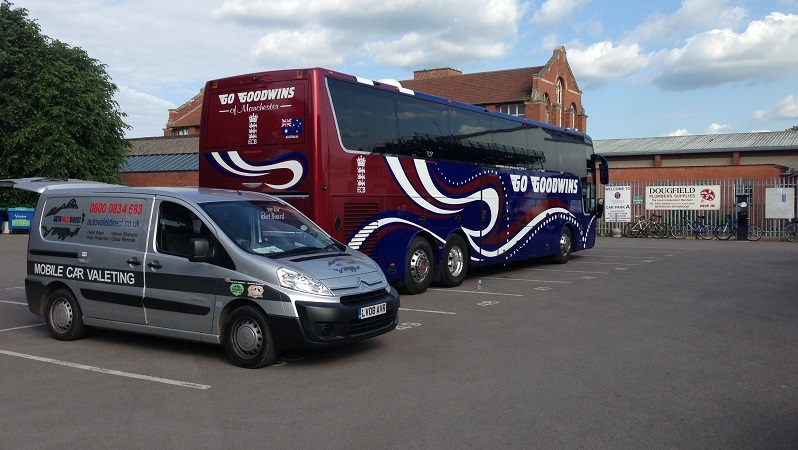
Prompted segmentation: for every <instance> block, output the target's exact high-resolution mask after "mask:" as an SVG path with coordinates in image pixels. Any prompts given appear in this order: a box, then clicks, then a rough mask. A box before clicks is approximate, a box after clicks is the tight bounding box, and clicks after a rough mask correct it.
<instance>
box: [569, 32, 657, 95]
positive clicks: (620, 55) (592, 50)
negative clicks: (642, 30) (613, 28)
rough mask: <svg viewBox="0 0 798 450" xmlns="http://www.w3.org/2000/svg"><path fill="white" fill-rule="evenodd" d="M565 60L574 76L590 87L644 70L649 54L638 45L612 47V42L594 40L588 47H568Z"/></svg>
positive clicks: (648, 62) (648, 61)
mask: <svg viewBox="0 0 798 450" xmlns="http://www.w3.org/2000/svg"><path fill="white" fill-rule="evenodd" d="M568 62H569V64H570V65H571V67H572V69H573V71H574V74H575V76H576V79H578V80H579V81H580V84H581V83H582V82H585V83H587V84H589V85H591V86H593V87H596V86H600V85H603V84H608V83H610V82H613V81H616V80H618V79H621V78H625V77H628V76H630V75H632V74H634V73H636V72H639V71H642V70H644V69H646V68H647V67H648V66H649V65H650V63H651V57H650V56H649V55H646V54H643V53H642V51H641V48H640V46H639V45H637V44H629V45H619V46H617V47H616V46H615V45H614V44H613V43H612V42H609V41H606V42H597V43H595V44H591V45H590V46H588V47H587V48H571V49H570V50H568Z"/></svg>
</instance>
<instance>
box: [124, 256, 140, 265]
mask: <svg viewBox="0 0 798 450" xmlns="http://www.w3.org/2000/svg"><path fill="white" fill-rule="evenodd" d="M127 263H128V264H130V265H131V266H140V265H141V261H139V259H138V258H136V257H135V256H134V257H132V258H130V259H128V260H127Z"/></svg>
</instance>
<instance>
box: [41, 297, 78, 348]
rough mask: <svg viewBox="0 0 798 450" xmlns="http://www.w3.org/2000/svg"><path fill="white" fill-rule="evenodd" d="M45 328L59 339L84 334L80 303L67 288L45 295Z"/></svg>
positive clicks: (67, 338)
mask: <svg viewBox="0 0 798 450" xmlns="http://www.w3.org/2000/svg"><path fill="white" fill-rule="evenodd" d="M45 318H46V320H47V328H49V329H50V334H52V335H53V337H54V338H56V339H58V340H59V341H73V340H75V339H80V338H82V337H83V336H85V335H86V326H85V325H83V314H82V313H81V311H80V305H78V301H77V300H76V299H75V296H74V295H72V292H71V291H70V290H69V289H57V290H55V291H53V293H51V294H50V295H49V296H48V297H47V315H46V317H45Z"/></svg>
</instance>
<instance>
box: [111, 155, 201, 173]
mask: <svg viewBox="0 0 798 450" xmlns="http://www.w3.org/2000/svg"><path fill="white" fill-rule="evenodd" d="M198 170H199V155H198V154H197V153H196V152H195V153H186V154H177V155H139V156H128V158H127V162H126V163H125V165H124V166H122V171H121V172H122V173H135V172H196V171H198Z"/></svg>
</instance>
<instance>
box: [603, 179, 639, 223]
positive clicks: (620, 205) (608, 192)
mask: <svg viewBox="0 0 798 450" xmlns="http://www.w3.org/2000/svg"><path fill="white" fill-rule="evenodd" d="M604 221H605V222H631V221H632V186H605V187H604Z"/></svg>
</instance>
